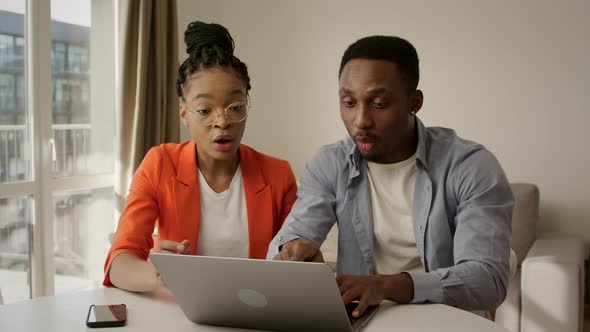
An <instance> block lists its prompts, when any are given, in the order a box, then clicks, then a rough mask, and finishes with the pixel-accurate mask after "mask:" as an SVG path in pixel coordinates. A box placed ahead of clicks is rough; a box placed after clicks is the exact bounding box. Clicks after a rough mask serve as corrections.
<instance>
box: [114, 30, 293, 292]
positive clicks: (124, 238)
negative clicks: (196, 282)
mask: <svg viewBox="0 0 590 332" xmlns="http://www.w3.org/2000/svg"><path fill="white" fill-rule="evenodd" d="M185 42H186V45H187V53H188V54H189V57H188V58H187V59H186V60H185V61H184V62H183V63H182V65H181V66H180V68H179V70H178V79H177V82H176V89H177V92H178V96H179V97H180V99H181V102H180V107H179V109H180V117H181V118H182V122H183V123H184V125H185V126H187V127H188V128H189V130H190V132H191V137H192V140H189V141H186V142H184V143H181V144H162V145H160V146H159V147H155V148H152V149H151V150H150V151H149V152H148V153H147V155H146V156H145V158H144V160H143V161H142V163H141V165H140V166H139V168H138V169H137V171H136V173H135V175H134V177H133V181H132V184H131V189H130V192H129V196H128V198H127V205H126V207H125V209H124V211H123V214H122V215H121V219H120V221H119V226H118V228H117V232H116V234H115V237H114V240H113V245H112V247H111V249H110V251H109V253H108V256H107V260H106V262H105V279H104V282H103V284H104V285H105V286H116V287H119V288H122V289H127V290H130V291H137V292H142V291H152V290H155V289H157V288H158V287H160V286H161V281H160V278H159V276H158V273H157V271H156V269H155V268H154V266H153V265H152V264H151V263H150V262H149V261H148V260H147V258H148V255H149V253H150V251H156V252H167V253H177V254H187V255H188V254H190V255H209V256H231V257H250V258H264V257H265V255H266V251H267V248H268V244H269V243H270V241H271V240H272V238H273V237H274V235H275V234H276V233H277V232H278V230H279V229H280V227H281V225H282V223H283V221H284V220H285V217H286V216H287V214H288V213H289V211H290V210H291V206H292V205H293V203H294V201H295V198H296V196H295V193H296V184H295V177H294V175H293V172H292V170H291V167H290V166H289V164H288V163H287V162H286V161H283V160H279V159H276V158H273V157H269V156H267V155H264V154H261V153H260V152H257V151H255V150H254V149H252V148H250V147H248V146H246V145H243V144H240V141H241V139H242V136H243V134H244V129H245V127H246V119H247V117H248V109H249V106H250V100H249V97H248V91H249V90H250V78H249V76H248V71H247V67H246V65H245V64H244V63H243V62H241V61H240V60H239V59H238V58H236V57H235V56H234V55H233V50H234V43H233V39H232V38H231V36H230V35H229V32H228V31H227V30H226V29H225V28H224V27H223V26H221V25H218V24H206V23H202V22H193V23H191V24H189V26H188V28H187V30H186V32H185ZM156 225H157V229H158V232H157V233H158V235H157V239H156V241H155V243H154V239H153V237H152V233H153V231H154V227H155V226H156ZM152 247H153V248H152Z"/></svg>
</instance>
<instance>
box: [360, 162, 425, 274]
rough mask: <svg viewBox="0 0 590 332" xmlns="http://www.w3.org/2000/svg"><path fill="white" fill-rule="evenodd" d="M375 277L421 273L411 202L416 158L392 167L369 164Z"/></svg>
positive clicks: (422, 269)
mask: <svg viewBox="0 0 590 332" xmlns="http://www.w3.org/2000/svg"><path fill="white" fill-rule="evenodd" d="M367 165H368V170H369V187H370V190H371V207H372V208H373V234H374V246H373V247H374V260H375V269H376V271H375V272H376V273H378V274H395V273H400V272H404V271H424V268H423V267H422V262H421V261H420V256H419V254H418V249H417V247H416V238H415V237H414V226H413V224H412V202H413V197H414V185H415V183H416V156H415V155H414V156H412V157H410V158H409V159H406V160H404V161H400V162H398V163H395V164H377V163H372V162H368V163H367Z"/></svg>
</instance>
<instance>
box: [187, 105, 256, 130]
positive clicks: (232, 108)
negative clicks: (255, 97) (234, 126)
mask: <svg viewBox="0 0 590 332" xmlns="http://www.w3.org/2000/svg"><path fill="white" fill-rule="evenodd" d="M249 109H250V103H249V102H247V101H240V102H236V103H232V104H230V105H229V106H227V107H226V108H225V109H224V110H223V114H224V115H225V117H226V118H227V119H228V120H229V121H231V122H234V123H235V122H242V121H244V120H246V118H247V117H248V111H249ZM189 112H190V113H191V114H192V115H193V116H192V117H191V121H192V122H195V123H197V124H199V125H202V126H205V127H208V126H210V125H212V124H213V123H214V122H215V121H216V120H217V117H218V116H219V115H220V114H221V112H216V111H215V110H214V108H213V107H203V108H200V109H197V110H190V111H189Z"/></svg>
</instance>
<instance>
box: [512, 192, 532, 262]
mask: <svg viewBox="0 0 590 332" xmlns="http://www.w3.org/2000/svg"><path fill="white" fill-rule="evenodd" d="M510 188H511V189H512V193H513V194H514V200H515V202H514V212H513V213H512V239H511V247H512V249H513V250H514V252H515V253H516V257H517V258H518V265H520V264H521V263H522V261H523V259H524V258H525V257H526V254H527V253H528V251H529V249H530V248H531V246H532V245H533V242H535V239H536V238H537V222H538V220H539V188H537V186H536V185H534V184H531V183H511V184H510Z"/></svg>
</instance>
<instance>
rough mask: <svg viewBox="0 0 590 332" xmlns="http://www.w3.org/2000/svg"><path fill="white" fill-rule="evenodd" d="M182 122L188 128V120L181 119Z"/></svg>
mask: <svg viewBox="0 0 590 332" xmlns="http://www.w3.org/2000/svg"><path fill="white" fill-rule="evenodd" d="M182 121H183V122H184V126H185V127H187V128H188V121H186V120H182Z"/></svg>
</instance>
